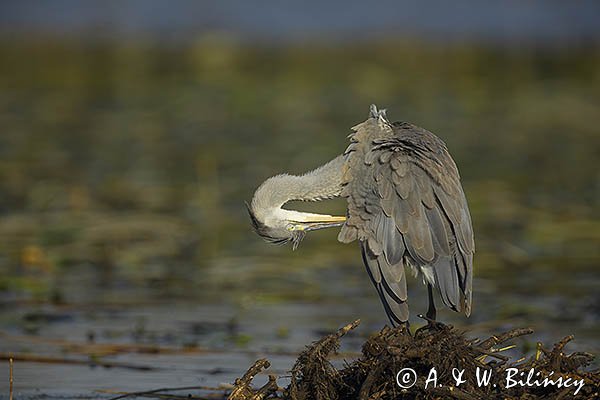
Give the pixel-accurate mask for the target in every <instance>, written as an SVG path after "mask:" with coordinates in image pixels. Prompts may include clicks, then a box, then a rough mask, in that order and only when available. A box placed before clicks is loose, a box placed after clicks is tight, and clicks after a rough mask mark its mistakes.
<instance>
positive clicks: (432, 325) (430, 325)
mask: <svg viewBox="0 0 600 400" xmlns="http://www.w3.org/2000/svg"><path fill="white" fill-rule="evenodd" d="M417 317H419V318H421V319H424V320H425V321H427V325H424V326H422V327H420V328H419V329H417V330H416V331H415V336H416V335H417V333H419V332H421V331H423V330H428V331H438V330H442V329H444V328H445V327H447V326H448V325H446V324H443V323H441V322H437V321H436V320H434V319H431V318H429V317H427V316H425V315H423V314H419V315H417Z"/></svg>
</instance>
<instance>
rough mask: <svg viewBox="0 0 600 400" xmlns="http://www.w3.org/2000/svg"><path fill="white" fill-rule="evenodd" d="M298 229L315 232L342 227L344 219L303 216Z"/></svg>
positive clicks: (341, 217) (329, 216)
mask: <svg viewBox="0 0 600 400" xmlns="http://www.w3.org/2000/svg"><path fill="white" fill-rule="evenodd" d="M297 222H298V225H297V226H298V227H299V228H300V229H302V230H304V231H316V230H318V229H324V228H333V227H336V226H342V225H344V222H346V217H343V216H335V215H326V214H306V215H303V217H302V220H301V221H297Z"/></svg>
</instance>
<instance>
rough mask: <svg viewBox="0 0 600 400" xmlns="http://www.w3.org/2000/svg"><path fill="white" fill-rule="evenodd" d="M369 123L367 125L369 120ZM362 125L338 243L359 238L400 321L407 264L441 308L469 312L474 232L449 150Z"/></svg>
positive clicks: (400, 131) (412, 133)
mask: <svg viewBox="0 0 600 400" xmlns="http://www.w3.org/2000/svg"><path fill="white" fill-rule="evenodd" d="M367 122H369V120H368V121H367ZM389 127H390V128H391V131H390V132H387V133H384V132H379V133H378V132H377V129H378V128H379V129H381V124H379V125H377V124H373V123H371V124H367V123H365V124H362V125H359V127H358V129H357V130H356V132H355V133H354V134H353V135H351V144H350V146H349V147H348V150H347V151H346V155H347V162H346V166H345V168H346V171H345V173H344V179H343V185H344V189H343V191H342V196H344V197H346V198H347V200H348V220H347V222H346V224H345V225H344V226H343V227H342V230H341V232H340V234H339V237H338V239H339V240H340V241H342V242H346V243H347V242H350V241H353V240H355V239H359V240H360V242H361V251H362V255H363V260H364V263H365V265H366V267H367V271H368V272H369V276H370V277H371V279H372V281H373V283H374V284H375V287H376V289H377V291H378V293H379V295H380V297H381V299H382V301H383V303H384V306H385V309H386V312H387V313H388V315H389V316H390V318H391V319H392V321H395V322H404V321H406V320H407V319H408V306H407V304H406V301H407V291H406V277H405V270H404V267H405V265H407V264H410V265H411V266H413V267H415V268H417V269H418V270H420V271H421V272H423V274H424V275H425V279H426V280H427V281H429V282H430V283H431V284H433V285H434V286H435V287H436V288H437V289H438V290H439V293H440V296H441V298H442V301H443V302H444V304H446V305H447V306H448V307H450V308H452V309H453V310H455V311H459V310H462V311H464V312H465V313H466V314H467V315H468V314H470V308H471V291H472V289H471V288H472V265H473V252H474V241H473V230H472V226H471V217H470V215H469V209H468V206H467V202H466V198H465V195H464V192H463V190H462V187H461V184H460V178H459V174H458V170H457V168H456V165H455V163H454V161H453V160H452V158H451V157H450V154H449V153H448V150H447V148H446V146H445V144H444V143H443V142H442V141H441V140H440V139H439V138H438V137H436V136H435V135H433V134H432V133H431V132H428V131H426V130H424V129H422V128H419V127H416V126H414V125H411V124H407V123H394V124H390V125H389Z"/></svg>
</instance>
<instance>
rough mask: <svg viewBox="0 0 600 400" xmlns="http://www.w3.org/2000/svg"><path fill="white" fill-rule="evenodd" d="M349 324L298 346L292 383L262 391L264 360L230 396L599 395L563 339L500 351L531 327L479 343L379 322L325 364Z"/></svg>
mask: <svg viewBox="0 0 600 400" xmlns="http://www.w3.org/2000/svg"><path fill="white" fill-rule="evenodd" d="M358 324H359V321H355V322H353V323H351V324H348V325H346V326H344V327H343V328H341V329H340V330H339V331H338V332H336V333H333V334H331V335H327V336H325V337H323V338H322V339H320V340H318V341H316V342H314V343H313V344H312V345H310V346H308V347H307V349H306V350H304V351H303V352H302V353H301V354H300V356H299V357H298V360H297V361H296V364H295V365H294V367H293V368H292V371H291V374H292V375H291V383H290V385H289V386H288V387H287V388H286V389H285V390H281V389H279V390H278V387H277V383H276V378H275V377H274V376H272V375H271V376H270V377H269V382H268V383H267V384H266V385H264V386H263V387H262V388H260V389H258V390H255V389H252V388H251V386H250V383H251V381H252V379H253V377H254V376H255V375H256V374H257V373H258V372H260V371H261V370H263V369H265V368H268V366H269V363H268V361H266V360H258V361H257V362H256V363H255V364H254V365H253V366H252V367H251V368H250V369H249V370H248V372H247V373H246V374H245V375H244V377H243V378H241V379H238V380H237V381H236V383H235V386H234V389H233V390H232V391H231V392H230V394H229V397H228V399H230V400H249V399H253V400H260V399H290V400H312V399H316V400H321V399H322V400H336V399H339V400H345V399H399V398H402V399H465V400H475V399H482V398H485V399H507V398H510V399H528V400H529V399H531V400H533V399H547V398H551V399H562V398H582V399H592V398H599V397H600V371H599V370H595V371H591V372H590V371H585V370H584V368H585V367H588V366H589V365H590V364H591V362H592V360H593V358H594V357H593V355H591V354H588V353H581V352H575V353H572V354H566V353H565V352H564V351H563V349H564V347H565V345H566V344H567V343H568V342H569V341H571V340H572V339H573V337H572V336H568V337H566V338H564V339H563V340H561V341H560V342H558V343H557V344H556V345H554V347H553V348H552V349H551V350H548V349H546V348H545V347H543V346H542V344H541V343H538V346H537V351H536V353H535V354H534V355H533V356H531V357H529V358H527V359H526V358H521V359H518V360H516V361H511V360H510V359H509V357H507V356H504V355H502V354H499V353H501V352H502V351H504V350H507V349H509V348H513V347H514V346H504V347H502V346H503V344H504V343H505V342H507V341H509V340H511V339H514V338H516V337H519V336H523V335H528V334H531V333H532V332H533V330H531V329H514V330H511V331H508V332H505V333H503V334H500V335H495V336H492V337H490V338H488V339H486V340H483V341H480V340H479V339H469V338H466V337H465V335H464V332H461V331H459V330H457V329H454V328H453V327H452V326H450V325H443V324H440V323H430V324H429V325H427V326H425V327H423V328H420V329H418V330H417V331H416V332H415V333H414V334H413V335H411V334H409V333H408V332H407V331H406V330H405V329H404V328H389V327H385V328H383V329H382V330H381V331H380V332H378V333H376V334H375V335H373V336H371V337H370V338H369V339H368V340H367V341H366V342H365V344H364V345H363V349H362V356H361V357H360V358H359V359H357V360H355V361H353V362H351V363H349V364H346V365H345V366H344V367H343V368H341V369H337V368H335V367H334V366H333V365H332V364H331V363H330V361H329V357H330V356H331V355H332V354H334V353H335V352H336V351H337V349H338V347H339V341H340V338H341V337H342V336H344V335H345V334H346V333H348V332H349V331H350V330H352V329H354V328H356V327H357V326H358Z"/></svg>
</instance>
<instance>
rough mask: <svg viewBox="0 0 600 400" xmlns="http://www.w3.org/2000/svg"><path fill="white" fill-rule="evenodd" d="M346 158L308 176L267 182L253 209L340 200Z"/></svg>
mask: <svg viewBox="0 0 600 400" xmlns="http://www.w3.org/2000/svg"><path fill="white" fill-rule="evenodd" d="M343 164H344V156H343V155H340V156H338V157H336V158H334V159H333V160H331V161H329V162H328V163H327V164H325V165H322V166H320V167H319V168H317V169H315V170H313V171H310V172H307V173H306V174H304V175H300V176H297V175H288V174H282V175H277V176H274V177H272V178H269V179H267V180H266V181H265V182H264V183H263V184H262V185H261V186H260V187H259V188H258V189H257V190H256V192H255V193H254V197H253V199H252V209H253V210H254V211H255V212H257V213H260V211H261V210H266V209H273V208H281V206H283V205H284V204H285V203H287V202H288V201H291V200H302V201H318V200H324V199H331V198H334V197H338V196H339V195H340V193H341V191H342V186H341V182H342V173H343V171H342V169H343V168H342V167H343Z"/></svg>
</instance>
